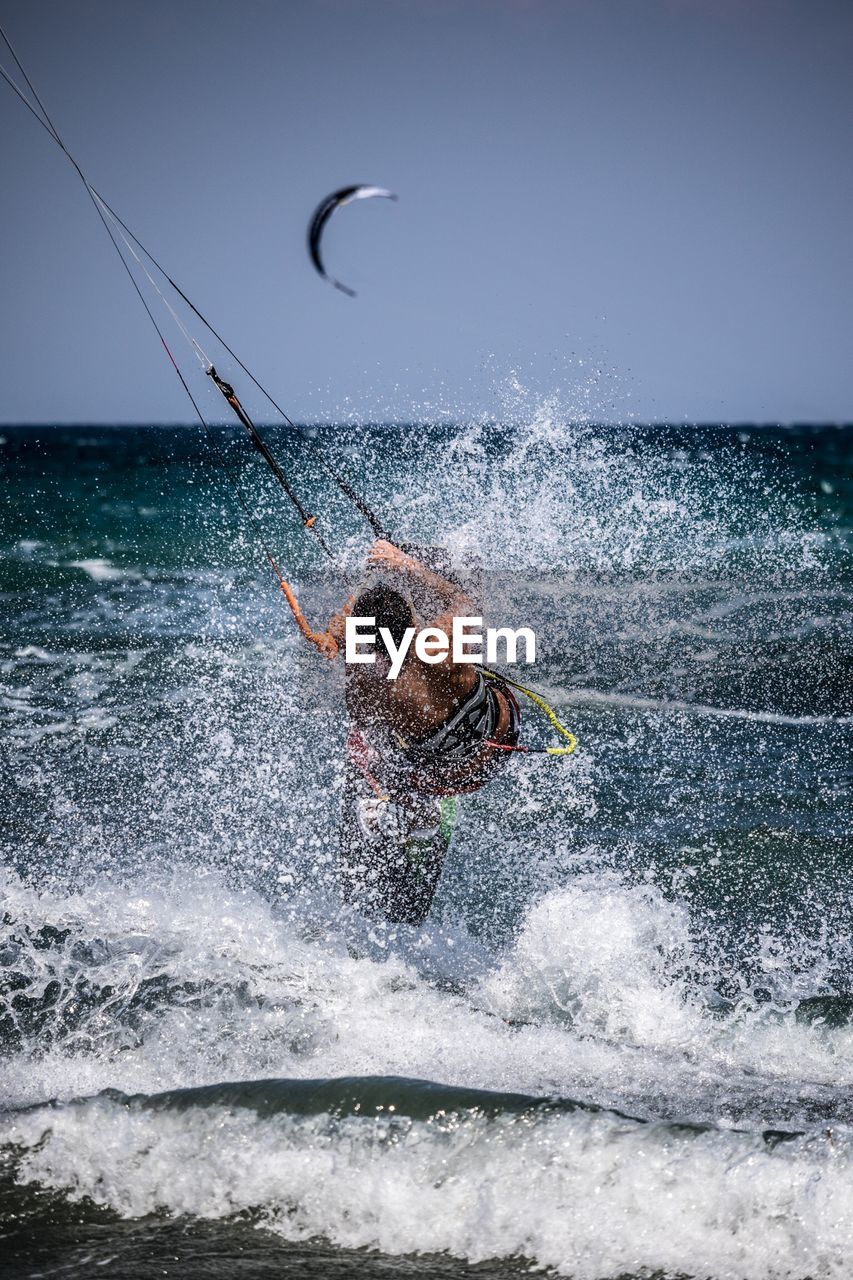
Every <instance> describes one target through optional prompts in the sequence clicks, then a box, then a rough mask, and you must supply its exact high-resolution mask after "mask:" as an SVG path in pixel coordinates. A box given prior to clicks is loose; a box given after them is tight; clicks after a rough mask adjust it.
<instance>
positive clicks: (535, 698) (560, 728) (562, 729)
mask: <svg viewBox="0 0 853 1280" xmlns="http://www.w3.org/2000/svg"><path fill="white" fill-rule="evenodd" d="M481 670H482V672H483V675H484V676H488V677H489V679H490V680H498V681H500V682H501V683H502V684H508V685H509V686H510V688H512V689H517V690H518V692H519V693H523V694H524V696H525V697H526V698H529V699H530V701H531V702H532V703H534V704H535V706H537V707H538V708H539V710H540V711H541V712H542V714H543V715H544V716H546V718H547V719H548V721H549V723H550V724H552V725H553V727H554V728H555V729H556V730H557V732H558V733H560V734H562V736H563V737H564V738H565V739H566V746H565V747H538V748H537V747H515V748H513V750H515V751H525V752H534V753H535V752H537V751H538V752H542V753H543V754H544V755H549V756H570V755H571V754H572V752H573V751H574V749H575V747H576V746H577V745H578V740H577V738H576V737H575V735H574V734H573V733H572V731H571V729H567V728H566V726H565V725H564V724H561V723H560V721H559V719H558V718H557V713H556V712H555V711H554V709H553V707H549V706H548V703H547V702H546V701H545V699H544V698H543V697H542V696H541V694H538V693H534V692H533V690H532V689H528V688H527V685H524V684H519V683H518V681H517V680H512V679H510V677H509V676H505V675H501V674H500V672H498V671H490V670H489V668H488V667H482V668H481Z"/></svg>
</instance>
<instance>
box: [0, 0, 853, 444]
mask: <svg viewBox="0 0 853 1280" xmlns="http://www.w3.org/2000/svg"><path fill="white" fill-rule="evenodd" d="M0 13H2V20H3V23H4V25H5V26H6V27H7V29H8V31H9V34H10V37H11V39H12V41H13V43H15V44H16V47H17V51H18V53H19V55H20V56H21V58H22V60H23V61H24V64H25V65H26V66H27V68H28V70H29V72H30V74H31V76H32V77H33V79H34V81H35V84H36V87H37V88H38V89H39V91H40V92H41V94H42V97H43V99H44V100H45V102H46V104H47V106H48V109H49V110H50V111H51V112H52V114H53V115H54V119H55V121H56V123H57V125H58V127H59V130H60V132H61V133H63V135H64V137H65V139H66V141H67V143H68V145H69V147H70V148H71V150H72V151H74V152H76V154H77V157H78V159H79V161H80V162H81V164H82V166H83V168H84V169H85V170H86V171H87V173H88V175H89V177H90V179H91V180H92V181H93V183H94V184H95V186H97V187H99V188H100V189H101V190H102V191H103V193H104V195H105V196H106V197H107V198H108V199H109V200H110V201H111V203H112V204H114V205H115V207H116V208H117V209H118V211H119V212H120V213H121V214H122V215H123V217H124V218H125V219H126V220H127V221H128V222H129V224H130V225H131V226H132V227H133V228H134V230H136V231H137V233H138V234H139V235H140V236H141V237H142V239H143V240H146V241H147V242H148V243H149V245H150V247H151V248H152V249H153V250H154V251H155V253H157V254H158V255H159V256H160V258H161V260H162V261H163V262H164V265H166V266H167V267H168V268H169V269H170V270H171V271H172V273H173V274H174V275H175V277H176V278H177V279H178V280H179V281H180V282H181V284H182V285H183V287H184V288H185V289H186V290H187V292H188V293H189V294H190V296H191V297H193V299H194V300H195V301H196V303H197V304H198V305H199V306H200V307H201V308H202V310H206V311H207V312H208V313H209V314H210V316H211V319H213V320H214V322H215V323H217V324H218V326H219V327H220V328H221V329H222V330H223V332H224V333H225V335H226V337H228V339H229V341H231V343H232V345H234V346H235V347H236V349H237V350H238V351H239V352H240V354H241V355H242V356H243V358H244V359H245V360H246V361H247V363H248V364H249V365H250V366H251V367H253V368H254V369H255V370H256V372H257V373H258V374H259V375H260V376H261V378H262V379H264V380H266V381H267V382H268V384H269V385H270V388H271V390H273V392H274V393H275V394H276V395H277V396H278V398H279V399H280V400H281V402H282V403H283V404H284V405H285V407H287V408H288V409H289V411H290V412H291V413H292V415H293V416H295V417H298V418H309V419H310V418H318V417H319V418H328V417H335V416H338V415H339V414H340V413H342V412H347V411H349V412H352V413H354V414H356V415H357V416H359V417H362V418H389V417H402V418H414V417H419V416H430V415H433V414H435V413H436V412H439V411H442V410H443V411H445V412H449V413H450V414H454V413H457V412H463V411H469V410H472V409H473V410H474V411H479V412H483V411H485V412H488V413H495V414H499V413H500V411H501V403H502V402H501V388H502V386H503V384H504V383H505V382H506V381H507V380H508V379H511V378H512V376H513V372H515V373H516V374H517V376H518V378H519V379H520V381H521V382H522V383H524V384H525V385H527V386H531V387H534V388H536V389H538V390H539V391H541V392H545V393H547V392H550V391H551V390H552V389H553V388H555V387H558V386H560V387H561V388H562V390H561V391H560V393H559V394H560V397H561V401H562V403H563V405H564V407H565V409H566V410H567V411H568V412H571V411H572V410H573V409H575V408H578V409H583V410H584V411H586V412H589V413H590V414H591V415H592V416H593V417H594V418H597V419H602V420H607V419H610V420H621V419H625V418H628V417H631V418H635V419H640V420H652V419H653V420H663V419H671V420H679V421H680V420H687V421H721V420H738V421H740V420H749V419H757V420H782V421H789V420H793V419H798V420H824V419H827V420H841V419H845V420H850V419H851V418H853V341H851V339H853V321H851V314H853V304H851V299H853V251H851V227H853V164H851V160H853V155H851V152H853V109H852V108H853V76H851V72H850V68H851V66H852V65H853V3H850V0H280V2H279V3H274V2H273V0H239V2H237V0H228V2H227V3H226V2H224V0H205V2H201V0H146V3H144V4H143V3H136V2H134V3H130V2H128V0H108V2H107V0H65V2H64V3H57V2H56V0H0ZM2 61H3V64H4V65H7V64H8V62H9V59H8V57H6V56H5V54H4V56H3V57H2ZM0 156H2V171H3V175H4V179H3V182H2V184H0V217H1V218H2V230H3V235H2V242H0V245H1V246H2V247H0V343H2V378H3V400H2V405H0V416H2V419H3V420H4V421H6V422H15V421H42V422H49V421H64V422H71V421H92V422H131V421H132V422H140V421H165V422H174V421H189V420H190V418H191V408H190V406H189V405H188V403H187V402H186V400H185V398H184V396H183V393H182V392H181V389H180V386H179V384H178V382H177V379H176V378H175V377H174V374H173V373H172V372H171V370H170V369H169V366H168V363H167V362H166V360H165V357H164V355H163V353H162V351H161V350H160V349H158V345H157V342H156V338H155V337H154V335H153V331H152V330H150V328H149V327H148V322H147V320H146V319H145V315H144V312H143V311H142V309H141V307H140V306H139V303H138V301H136V300H135V298H134V297H133V294H132V291H131V290H130V288H129V286H128V283H127V280H126V279H125V278H123V273H122V271H121V269H120V267H119V265H118V262H117V260H115V257H114V253H113V250H112V249H111V248H110V246H109V243H108V241H107V239H106V236H105V234H104V232H103V229H102V228H101V226H100V224H99V223H98V220H97V218H96V216H95V214H94V211H93V209H92V207H91V205H90V204H89V202H88V200H87V198H86V196H85V193H84V192H83V189H82V187H81V186H80V184H79V182H78V181H77V179H76V177H75V175H74V174H73V171H72V170H71V169H70V166H69V165H68V164H67V162H66V161H65V160H64V159H63V157H62V156H61V154H60V153H59V152H58V150H57V149H56V148H55V147H54V146H53V144H52V143H51V142H50V141H49V139H48V138H47V137H46V135H44V134H43V133H42V131H41V130H40V129H39V128H38V126H37V125H36V124H35V122H34V121H33V120H32V119H31V118H30V117H29V116H28V115H27V113H26V112H25V111H24V109H23V108H22V107H21V105H20V104H19V103H18V101H17V100H16V99H15V98H14V97H13V95H12V94H11V92H10V91H9V90H8V89H7V88H6V86H5V85H3V84H0ZM357 181H366V182H374V183H378V184H381V185H385V186H389V187H391V188H392V189H393V190H395V191H397V192H399V194H400V202H399V203H398V204H392V203H390V202H388V201H370V202H368V201H365V202H362V203H360V204H356V205H353V206H350V207H349V208H348V209H345V210H344V211H342V212H341V213H340V215H339V216H338V217H337V219H335V221H334V222H333V224H332V225H331V226H330V228H329V231H328V234H327V237H326V242H325V253H326V258H327V263H328V266H329V269H330V271H331V272H332V273H333V274H335V275H337V276H339V278H341V279H343V280H344V281H346V282H347V283H349V284H351V285H353V287H355V288H356V289H358V290H359V296H358V297H357V298H355V299H349V298H346V297H344V296H343V295H342V294H340V293H338V292H336V291H335V290H333V289H332V288H330V287H329V286H328V285H325V284H324V283H323V282H322V281H321V280H320V279H319V278H318V277H317V276H316V275H315V274H314V273H313V271H312V269H311V267H310V265H309V263H308V259H307V255H306V253H305V250H304V234H305V226H306V223H307V221H308V218H309V216H310V214H311V211H312V209H313V208H314V206H315V204H316V203H317V202H318V201H319V199H320V198H321V197H322V196H323V195H324V194H325V193H326V192H328V191H330V190H333V189H334V188H336V187H338V186H341V185H344V184H346V183H349V182H357ZM163 314H164V316H165V320H164V323H165V326H166V332H167V335H168V336H169V337H171V336H172V335H173V333H174V331H173V330H170V329H169V328H168V325H169V319H168V316H167V315H165V313H163ZM174 348H175V351H176V354H178V352H179V351H180V349H181V348H180V339H179V338H177V339H176V341H175V343H174ZM187 367H188V368H189V369H190V372H191V374H192V377H193V378H194V379H195V385H196V386H197V387H198V386H200V394H201V396H202V400H203V402H204V403H205V405H209V406H211V407H212V404H213V401H211V400H210V399H209V397H210V396H211V395H212V394H213V393H212V391H210V390H209V389H208V387H207V386H206V384H205V382H204V380H203V379H201V378H200V376H199V374H198V373H197V371H196V369H193V368H192V366H191V365H188V366H187ZM595 369H601V370H602V373H601V377H600V381H599V382H596V381H595V378H596V375H595V373H594V372H593V370H595ZM591 379H592V381H590V380H591ZM206 397H207V398H206ZM216 413H217V414H220V416H221V406H219V405H217V406H216Z"/></svg>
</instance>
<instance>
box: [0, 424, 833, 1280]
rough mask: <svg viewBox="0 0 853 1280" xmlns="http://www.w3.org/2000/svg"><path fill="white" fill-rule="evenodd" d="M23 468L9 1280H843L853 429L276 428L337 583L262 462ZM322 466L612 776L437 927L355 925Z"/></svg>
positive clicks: (16, 506) (4, 668) (456, 896)
mask: <svg viewBox="0 0 853 1280" xmlns="http://www.w3.org/2000/svg"><path fill="white" fill-rule="evenodd" d="M0 438H2V443H0V734H2V737H1V738H0V753H2V754H1V755H0V1254H2V1261H0V1273H2V1275H3V1277H4V1278H5V1277H15V1278H17V1277H25V1276H32V1277H35V1276H48V1275H62V1276H63V1277H81V1278H82V1277H85V1278H86V1280H88V1278H89V1277H92V1276H96V1275H104V1276H116V1277H121V1278H122V1280H125V1278H128V1280H141V1278H145V1280H147V1278H148V1277H152V1278H153V1277H155V1276H156V1277H160V1276H164V1275H172V1276H178V1277H190V1278H194V1277H223V1280H224V1278H225V1277H228V1278H233V1277H238V1278H239V1277H245V1278H246V1280H249V1278H254V1277H267V1276H269V1277H272V1276H285V1277H287V1276H290V1277H296V1276H298V1277H312V1278H313V1277H336V1276H340V1277H344V1276H346V1277H353V1276H354V1277H359V1278H363V1280H366V1278H367V1277H370V1278H371V1280H378V1278H379V1277H383V1278H386V1280H397V1278H398V1277H400V1278H401V1277H427V1276H429V1277H445V1276H447V1277H461V1276H471V1277H474V1276H476V1277H480V1278H481V1280H484V1278H489V1280H491V1278H496V1277H510V1276H517V1275H522V1274H526V1273H527V1272H529V1271H530V1270H531V1269H535V1270H538V1271H544V1272H545V1273H550V1274H554V1275H559V1276H567V1277H574V1278H575V1280H604V1278H605V1277H607V1278H612V1277H651V1276H656V1277H664V1276H667V1277H675V1276H678V1277H682V1276H694V1277H703V1278H705V1277H713V1280H781V1278H783V1277H784V1278H787V1280H806V1278H809V1280H824V1278H826V1280H830V1278H831V1280H836V1278H838V1280H842V1278H843V1277H848V1276H849V1274H850V1265H851V1264H850V1258H851V1256H853V882H851V868H853V839H851V835H853V824H851V777H853V772H852V771H851V759H853V756H852V755H851V746H853V639H851V635H852V634H853V626H852V625H851V623H852V622H853V572H851V549H852V546H853V535H852V534H851V530H853V428H851V427H844V426H810V425H796V426H788V427H781V426H760V427H759V426H751V425H725V426H719V425H718V426H713V425H707V426H697V427H690V428H687V427H678V428H676V427H641V426H636V425H629V426H625V427H600V426H596V425H595V424H594V423H591V422H589V421H584V420H581V421H578V420H577V418H576V417H574V416H573V415H572V414H571V413H570V412H562V411H561V410H560V406H559V405H556V404H555V403H553V402H549V401H547V400H542V401H540V402H536V401H535V400H533V399H531V400H530V401H529V402H527V403H518V404H516V405H515V406H514V408H513V412H512V413H511V414H508V415H507V416H506V420H501V421H498V422H492V421H482V422H465V423H457V424H454V423H448V422H443V423H441V424H438V425H430V424H425V423H413V424H402V425H376V426H366V425H363V424H362V425H359V424H353V423H341V424H338V425H331V426H329V425H327V426H323V427H319V428H310V429H308V428H305V429H294V430H285V429H274V430H273V429H271V430H270V432H269V439H270V441H271V443H272V444H273V446H274V447H275V449H276V450H277V452H278V453H279V454H280V456H281V458H282V461H283V464H284V465H285V468H286V470H287V472H288V475H289V477H290V478H291V480H292V482H293V484H294V485H295V486H296V488H297V489H298V491H299V493H300V495H301V496H302V497H303V501H304V502H305V505H306V506H307V507H308V509H309V510H311V511H312V512H316V513H317V515H318V525H317V527H318V528H320V529H321V530H322V532H323V534H324V536H325V537H326V538H327V540H328V542H329V544H330V547H331V548H332V550H333V551H334V560H333V561H327V560H326V559H325V557H324V556H323V554H322V552H321V550H320V549H319V548H318V546H317V545H316V542H315V540H314V539H313V538H312V537H311V536H310V534H306V533H305V532H304V531H303V530H302V529H301V527H300V522H299V520H298V519H297V518H296V517H295V515H294V514H293V512H292V511H291V510H290V508H289V507H288V505H287V503H286V500H284V498H283V495H282V494H281V493H280V491H279V490H277V488H276V487H275V484H274V482H272V481H271V479H270V478H269V477H268V475H267V474H266V473H265V471H264V470H263V466H262V463H261V462H260V461H259V460H258V459H257V457H256V455H254V454H253V453H252V451H251V449H250V447H249V445H248V443H247V442H246V440H245V439H244V438H243V437H242V435H241V434H240V428H239V427H234V428H232V427H226V426H219V427H216V428H215V429H214V431H213V442H211V439H210V438H208V437H206V436H205V435H204V433H203V432H202V431H201V429H200V428H197V427H192V426H175V427H170V428H164V427H146V426H139V427H103V426H96V427H93V426H85V425H84V426H75V427H65V426H47V427H27V426H21V427H3V428H0ZM317 446H319V447H320V448H321V449H322V450H325V451H327V452H328V455H329V456H330V457H331V458H333V459H334V461H335V463H336V464H337V465H338V466H339V467H341V468H342V469H343V470H344V471H346V473H347V475H348V476H349V477H350V479H351V480H352V481H353V482H354V483H355V484H356V486H357V487H358V489H359V490H360V491H361V492H363V493H364V495H365V496H366V497H367V499H368V500H369V501H370V503H371V504H372V505H373V506H375V508H376V509H377V511H378V512H379V513H380V514H381V516H382V518H383V520H384V521H385V523H386V524H387V525H388V527H389V528H391V529H393V530H394V532H395V534H396V535H397V536H399V537H400V538H401V539H404V538H406V539H415V540H417V541H419V542H421V543H427V544H433V545H439V544H440V545H442V546H444V547H446V548H447V549H448V550H449V552H450V554H451V555H452V557H453V560H454V563H455V564H456V565H457V566H458V567H460V568H463V569H464V568H470V567H471V566H476V575H477V577H478V581H479V584H480V585H479V588H478V589H479V590H480V591H481V599H482V602H483V606H484V613H485V616H486V619H487V621H488V622H490V623H492V624H493V625H500V624H504V625H508V624H511V625H513V626H520V625H530V626H533V627H534V629H535V630H536V633H537V638H538V641H539V653H538V659H537V663H536V665H535V667H532V668H523V669H522V668H515V669H514V671H515V674H517V675H520V676H521V678H522V679H524V680H528V681H529V682H530V683H532V684H533V685H534V686H535V687H536V688H537V689H538V690H540V691H541V692H543V693H544V695H545V696H546V697H547V698H548V700H549V701H550V702H552V703H553V705H554V706H555V708H556V709H557V710H558V711H559V714H560V715H561V717H562V718H563V719H564V720H565V721H566V723H567V724H568V725H569V726H570V727H571V728H572V730H573V731H574V732H575V733H576V734H577V736H578V740H579V747H578V750H577V753H576V754H575V756H573V757H572V758H570V759H568V760H561V759H551V758H549V757H547V756H541V755H540V756H537V755H532V756H528V757H524V756H518V757H515V758H513V759H512V760H510V761H508V762H507V767H506V769H505V770H504V772H503V774H502V776H501V777H500V778H498V779H496V780H495V781H494V782H493V783H492V784H490V786H489V787H488V788H487V789H486V790H484V791H483V792H482V793H481V794H480V795H477V796H475V797H468V798H466V799H465V802H464V803H463V805H462V806H461V810H460V814H461V816H460V821H459V825H458V828H457V832H456V836H455V840H454V843H453V846H452V849H451V854H450V857H449V859H448V862H447V865H446V869H445V874H444V877H443V879H442V882H441V885H440V888H439V892H438V895H437V897H436V900H435V904H434V907H433V910H432V913H431V915H430V917H429V919H428V920H427V922H426V924H425V925H424V926H423V927H421V928H419V929H412V928H407V927H402V926H389V925H387V924H383V923H382V922H378V921H375V920H374V921H370V920H365V919H362V918H360V917H359V916H358V915H357V914H355V913H354V912H353V911H352V910H351V909H349V908H345V907H344V906H343V905H342V903H341V900H340V898H339V895H338V892H337V888H336V879H335V850H336V841H337V835H336V830H337V810H338V803H339V797H340V787H341V766H342V750H343V738H344V731H345V727H344V722H343V704H342V671H341V669H340V666H339V665H332V664H328V663H327V662H326V661H325V660H324V659H323V658H321V657H320V656H318V655H314V654H313V653H309V652H306V651H305V649H304V646H303V645H302V643H301V642H300V640H299V637H298V635H297V633H296V632H295V628H294V626H293V624H292V621H291V619H290V616H289V613H288V611H287V609H286V607H285V605H284V601H283V600H282V598H281V593H280V592H279V591H278V588H277V586H276V584H275V582H274V580H273V578H272V576H271V575H270V573H269V570H268V569H267V567H266V565H265V562H264V556H263V551H262V549H261V547H260V544H259V538H262V539H263V540H264V541H265V542H266V544H267V545H268V546H269V547H270V549H271V550H272V551H273V553H274V555H275V556H276V558H277V559H278V561H279V563H280V564H281V566H282V568H283V570H284V571H285V572H286V573H287V574H288V575H290V577H291V580H292V581H293V582H294V584H295V585H296V586H297V588H298V590H299V593H300V598H301V599H302V601H303V604H304V607H305V608H306V611H307V612H308V614H309V616H311V617H312V618H313V619H316V620H323V619H324V617H325V616H326V615H327V614H328V612H329V611H330V610H331V608H332V607H333V606H334V604H335V603H336V602H337V601H338V600H339V598H340V597H341V595H342V594H343V593H344V592H345V591H346V589H347V585H348V584H350V585H351V584H352V583H353V582H354V581H356V580H357V578H358V575H359V572H360V566H361V564H362V563H363V560H364V554H365V551H366V549H367V547H368V545H369V538H368V530H367V529H366V528H365V526H364V522H363V521H362V520H361V519H360V517H359V516H358V515H357V513H355V512H354V511H353V510H352V509H351V508H350V507H349V504H348V503H347V502H346V500H345V499H344V498H343V496H342V495H341V494H340V493H336V492H335V491H334V488H333V486H331V485H330V483H329V481H328V479H327V478H324V474H323V472H322V470H321V468H320V466H319V462H318V457H317V452H316V447H317ZM233 483H236V484H238V485H239V487H240V491H241V493H242V494H243V497H244V499H245V501H246V503H247V505H248V507H249V508H250V509H251V510H252V511H253V512H254V513H255V514H256V517H257V524H255V523H254V522H253V521H252V520H250V519H249V517H248V516H247V514H246V511H245V510H244V508H243V507H241V506H240V505H239V503H238V502H237V501H236V500H235V496H234V493H233V489H232V484H233ZM259 531H260V532H259ZM523 732H524V740H525V741H526V742H528V743H530V744H533V745H540V746H541V745H547V744H549V743H550V742H552V741H553V740H554V739H553V735H552V731H551V730H550V728H549V727H548V725H547V724H546V723H545V722H544V721H543V720H541V719H540V718H539V717H538V716H537V714H536V713H535V712H533V713H532V714H527V715H526V716H525V723H524V731H523Z"/></svg>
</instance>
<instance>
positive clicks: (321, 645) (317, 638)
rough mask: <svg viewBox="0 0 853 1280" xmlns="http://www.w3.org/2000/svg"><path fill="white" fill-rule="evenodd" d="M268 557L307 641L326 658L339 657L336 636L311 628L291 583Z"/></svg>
mask: <svg viewBox="0 0 853 1280" xmlns="http://www.w3.org/2000/svg"><path fill="white" fill-rule="evenodd" d="M267 557H268V559H269V562H270V564H271V565H272V569H273V573H274V574H275V576H276V577H277V578H278V585H279V586H280V587H281V589H282V591H283V592H284V598H285V600H286V601H287V603H288V605H289V606H290V612H291V613H292V614H293V617H294V621H295V622H296V625H297V627H298V628H299V630H300V631H301V632H302V634H303V636H304V637H305V639H306V640H307V641H308V642H309V644H313V645H314V647H315V649H319V650H320V652H321V653H322V654H323V655H324V657H327V658H335V657H337V654H338V642H337V640H335V638H334V636H330V635H329V634H328V632H326V631H314V630H313V629H312V628H311V626H310V625H309V623H308V620H307V618H306V617H305V614H304V613H303V612H302V610H301V609H300V607H299V601H298V600H297V599H296V596H295V594H294V591H293V588H292V587H291V585H290V583H289V582H286V581H285V579H284V578H283V577H282V574H281V570H280V569H279V567H278V565H277V564H276V562H275V560H274V559H273V558H272V556H271V555H269V552H268V553H267ZM331 646H334V652H330V648H331Z"/></svg>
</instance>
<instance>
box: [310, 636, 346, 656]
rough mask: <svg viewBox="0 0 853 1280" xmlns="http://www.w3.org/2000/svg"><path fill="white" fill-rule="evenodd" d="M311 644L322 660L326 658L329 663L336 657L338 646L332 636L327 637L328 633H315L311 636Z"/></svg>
mask: <svg viewBox="0 0 853 1280" xmlns="http://www.w3.org/2000/svg"><path fill="white" fill-rule="evenodd" d="M311 643H312V644H313V645H315V647H316V648H317V649H319V651H320V653H322V655H323V657H324V658H328V659H329V661H330V662H331V661H332V660H333V659H335V658H336V657H337V656H338V653H339V651H340V646H339V645H338V642H337V640H336V639H335V637H334V636H332V635H329V633H328V631H315V632H313V634H312V636H311Z"/></svg>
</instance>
